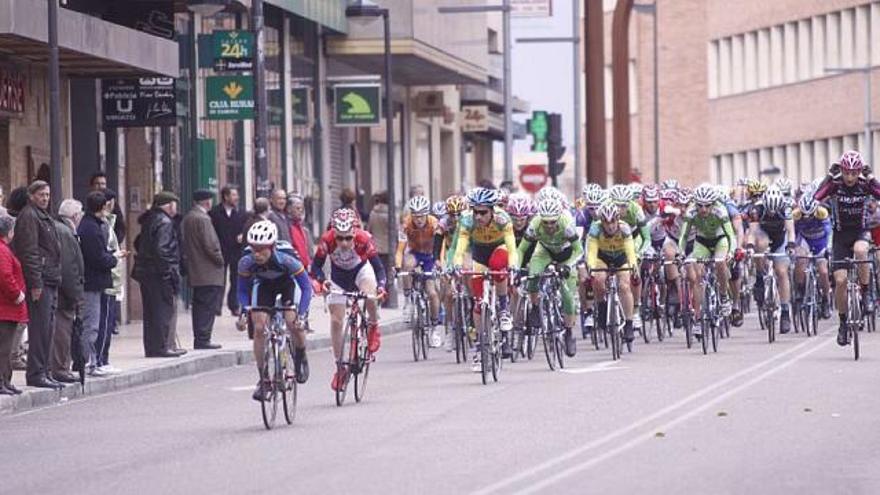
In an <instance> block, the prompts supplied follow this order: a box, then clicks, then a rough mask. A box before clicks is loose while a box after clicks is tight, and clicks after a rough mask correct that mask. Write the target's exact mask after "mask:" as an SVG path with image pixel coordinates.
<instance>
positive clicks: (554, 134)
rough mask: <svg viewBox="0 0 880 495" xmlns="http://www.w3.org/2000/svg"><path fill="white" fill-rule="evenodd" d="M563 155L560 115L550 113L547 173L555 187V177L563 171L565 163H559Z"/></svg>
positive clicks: (548, 116)
mask: <svg viewBox="0 0 880 495" xmlns="http://www.w3.org/2000/svg"><path fill="white" fill-rule="evenodd" d="M564 155H565V146H562V115H560V114H558V113H551V114H548V115H547V172H548V173H549V175H550V178H551V180H552V181H553V185H554V186H555V185H556V177H557V176H558V175H559V174H561V173H562V171H563V170H564V169H565V162H563V161H560V160H561V159H562V157H563V156H564Z"/></svg>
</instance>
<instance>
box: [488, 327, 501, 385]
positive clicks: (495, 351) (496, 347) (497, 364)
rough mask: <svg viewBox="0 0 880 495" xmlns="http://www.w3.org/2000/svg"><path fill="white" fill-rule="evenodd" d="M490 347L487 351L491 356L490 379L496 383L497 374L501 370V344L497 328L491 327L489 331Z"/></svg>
mask: <svg viewBox="0 0 880 495" xmlns="http://www.w3.org/2000/svg"><path fill="white" fill-rule="evenodd" d="M491 345H492V349H491V351H492V352H490V353H489V355H490V357H491V358H492V381H493V382H495V383H498V374H499V373H500V372H501V360H502V356H501V344H500V343H499V338H498V329H496V328H493V329H492V332H491Z"/></svg>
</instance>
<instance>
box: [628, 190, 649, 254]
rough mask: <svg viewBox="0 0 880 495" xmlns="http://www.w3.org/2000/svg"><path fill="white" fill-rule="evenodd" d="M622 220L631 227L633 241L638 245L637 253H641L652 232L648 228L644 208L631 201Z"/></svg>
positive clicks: (636, 246)
mask: <svg viewBox="0 0 880 495" xmlns="http://www.w3.org/2000/svg"><path fill="white" fill-rule="evenodd" d="M620 220H622V221H623V222H625V223H626V224H627V225H629V227H630V229H631V231H632V236H633V241H634V242H635V243H636V244H635V248H636V251H637V252H641V251H642V250H643V249H644V248H645V247H647V246H648V241H649V239H651V230H650V229H649V228H648V220H647V218H645V212H644V211H642V207H641V206H639V204H638V203H636V202H635V201H630V202H629V203H627V205H626V210H625V211H624V212H623V213H622V214H621V215H620Z"/></svg>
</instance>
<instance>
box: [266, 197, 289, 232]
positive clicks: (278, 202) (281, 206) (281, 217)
mask: <svg viewBox="0 0 880 495" xmlns="http://www.w3.org/2000/svg"><path fill="white" fill-rule="evenodd" d="M271 206H272V209H271V210H270V211H269V220H272V223H274V224H275V226H276V227H278V240H279V241H285V242H290V219H289V218H287V211H286V210H287V193H286V192H285V191H284V189H275V190H274V191H272V198H271Z"/></svg>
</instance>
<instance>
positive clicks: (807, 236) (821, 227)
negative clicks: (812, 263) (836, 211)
mask: <svg viewBox="0 0 880 495" xmlns="http://www.w3.org/2000/svg"><path fill="white" fill-rule="evenodd" d="M792 218H793V219H794V230H795V234H796V235H797V240H798V242H805V243H806V244H807V245H808V246H809V247H810V249H811V251H812V252H813V253H820V252H822V251H824V250H825V248H826V247H828V240H829V239H830V238H831V217H830V215H829V214H828V210H826V209H825V208H824V207H822V206H820V207H819V208H818V209H817V210H816V212H815V213H814V214H813V215H812V216H806V215H805V214H804V213H803V212H802V211H801V210H800V209H799V208H798V209H795V210H794V212H792Z"/></svg>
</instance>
